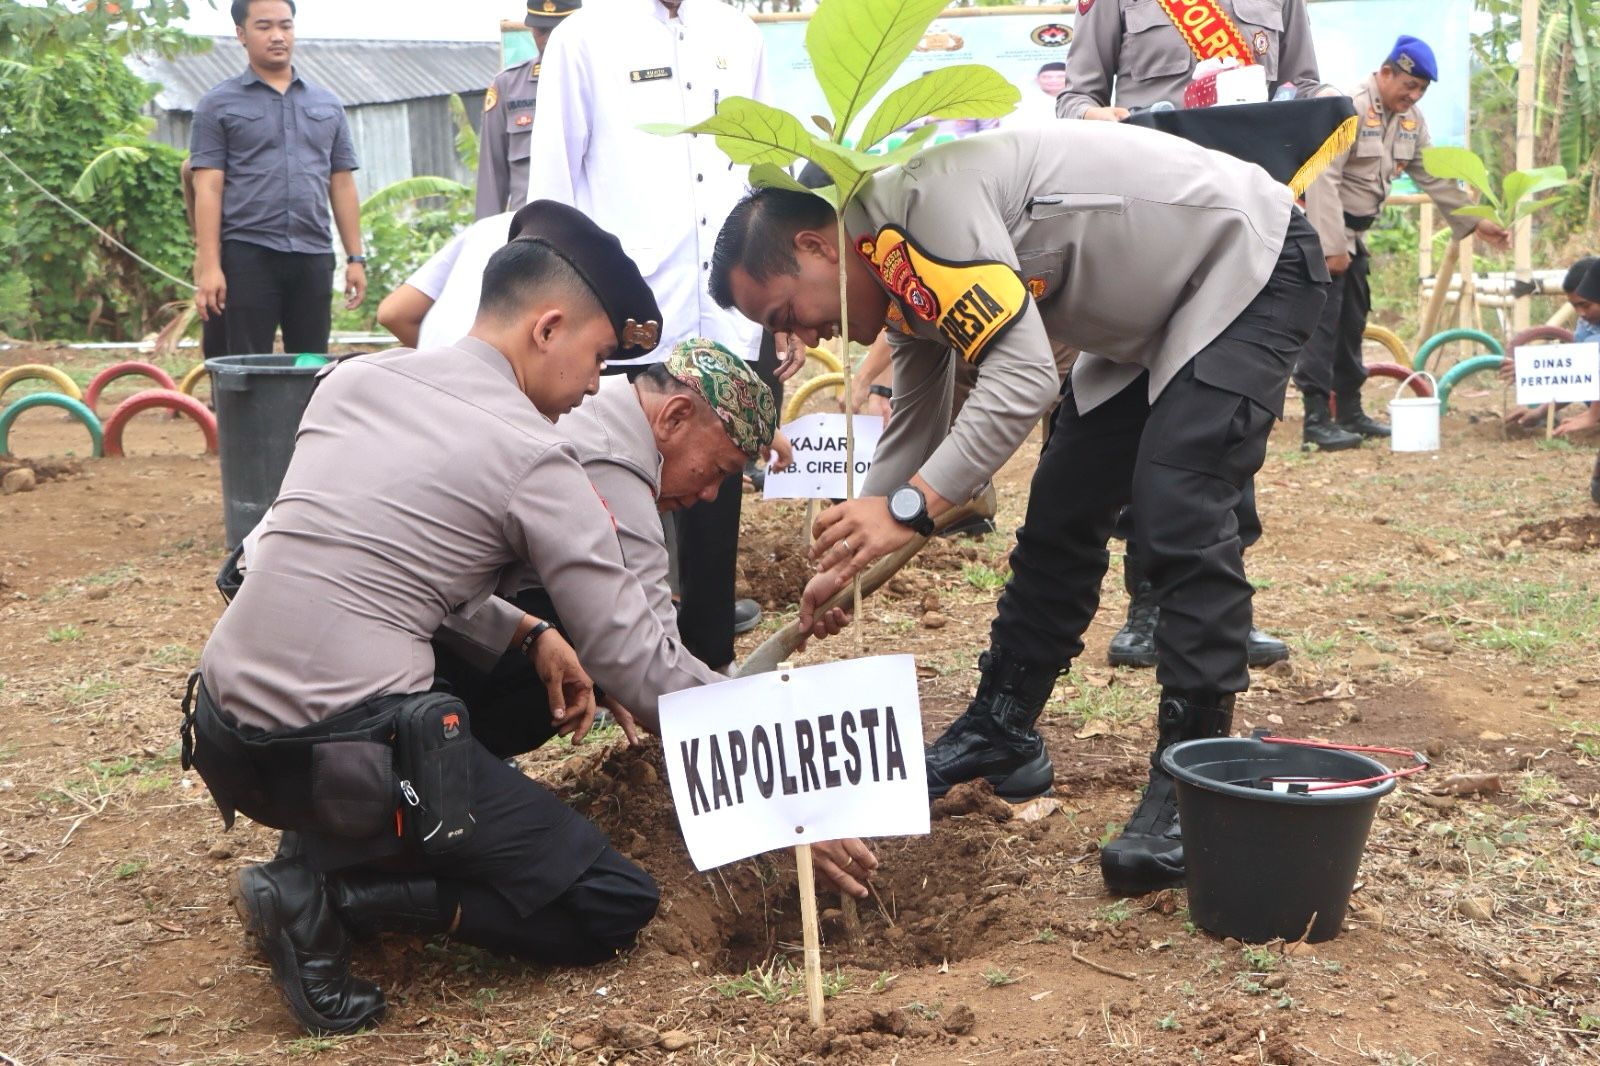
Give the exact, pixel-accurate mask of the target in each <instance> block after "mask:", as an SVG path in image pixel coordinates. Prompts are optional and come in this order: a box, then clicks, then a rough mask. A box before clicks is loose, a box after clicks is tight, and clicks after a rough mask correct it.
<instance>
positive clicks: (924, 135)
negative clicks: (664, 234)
mask: <svg viewBox="0 0 1600 1066" xmlns="http://www.w3.org/2000/svg"><path fill="white" fill-rule="evenodd" d="M948 2H949V0H822V2H821V3H820V4H818V5H817V9H816V11H814V12H813V13H812V15H811V20H810V22H809V24H808V25H807V27H806V53H807V54H808V55H809V56H810V57H811V67H812V71H813V73H814V74H815V76H816V79H817V84H818V85H819V87H820V88H821V89H822V94H823V97H824V98H825V99H826V100H827V102H828V109H829V111H831V112H832V114H831V115H830V116H823V115H812V116H810V121H811V124H812V126H814V127H815V128H816V130H817V132H812V130H811V129H808V128H807V127H806V123H805V121H804V120H802V119H801V118H800V117H799V116H796V115H793V114H790V113H789V112H787V111H784V110H782V109H781V108H776V107H772V106H770V105H768V104H764V103H761V102H760V101H758V100H752V99H750V98H748V97H743V96H732V97H729V98H727V99H726V100H723V101H722V103H721V106H719V107H718V108H717V111H716V114H714V115H712V116H711V117H709V118H707V119H704V120H703V121H701V122H697V123H694V124H692V125H687V126H685V125H677V124H672V123H651V124H648V125H645V126H642V127H641V128H642V129H644V130H645V131H646V132H649V133H655V134H660V135H662V136H676V135H679V134H684V133H705V134H710V135H711V136H713V137H715V138H716V141H717V147H719V148H721V149H722V150H723V152H725V153H726V154H727V156H728V158H730V159H732V160H733V161H734V162H735V163H741V164H745V165H748V166H749V167H750V182H751V184H753V185H766V186H777V187H780V188H785V189H791V190H795V191H799V192H811V193H815V194H816V195H818V196H821V197H823V198H824V199H826V200H827V201H828V202H829V203H831V204H832V205H833V207H834V209H835V211H836V212H837V214H838V241H839V314H840V320H841V322H848V321H849V307H848V304H847V300H846V294H845V262H846V258H847V256H848V255H849V251H848V247H849V246H848V242H847V240H846V236H845V229H844V209H845V207H846V206H848V205H849V203H850V201H851V200H853V199H854V198H855V196H856V194H857V193H859V192H860V191H861V190H862V188H863V187H864V186H865V185H866V183H867V180H868V179H869V178H870V177H871V176H872V175H873V174H874V173H876V172H877V171H880V170H883V169H885V168H887V167H892V166H896V165H898V164H900V163H903V162H905V161H906V160H907V159H909V158H911V156H913V155H915V154H916V152H917V151H918V150H919V149H920V148H922V147H923V145H924V144H925V143H927V141H928V139H929V138H931V137H932V136H933V134H934V131H935V129H936V127H935V126H934V124H933V123H928V124H926V125H923V126H922V127H920V128H918V129H917V130H915V131H914V132H912V133H911V135H910V136H908V137H906V138H905V139H904V140H903V141H901V142H900V143H899V144H896V145H894V146H892V147H888V146H885V147H884V148H883V149H882V150H877V151H874V150H873V149H876V148H878V146H879V145H880V144H882V142H884V141H885V140H886V139H887V138H888V137H889V135H890V134H892V133H895V132H896V131H897V130H900V129H902V128H904V127H905V126H907V125H908V124H910V123H912V122H915V121H917V120H918V119H923V118H934V119H946V118H1000V117H1001V116H1003V115H1008V114H1010V113H1011V112H1012V111H1013V110H1015V108H1016V106H1017V102H1018V101H1019V100H1021V99H1022V93H1021V92H1020V91H1019V90H1018V89H1017V87H1016V86H1014V85H1012V84H1011V83H1010V82H1008V81H1007V80H1006V79H1005V77H1004V76H1002V75H1001V74H1000V72H999V71H997V70H995V69H994V68H993V67H989V66H985V65H983V64H981V63H959V64H954V65H951V66H948V67H941V68H939V69H936V70H933V71H930V72H928V73H927V74H925V75H923V76H922V77H920V78H917V79H916V80H915V81H912V82H909V83H907V84H905V85H902V86H901V87H900V88H898V89H895V90H894V91H893V92H890V93H889V94H888V95H887V96H885V97H884V98H883V102H882V103H880V104H879V105H878V106H877V108H876V109H874V110H873V112H872V114H871V115H870V116H869V117H866V119H865V123H864V124H863V123H862V118H863V116H864V115H865V114H866V109H867V106H868V105H869V104H871V102H872V101H873V99H874V98H876V97H877V95H878V94H879V93H880V92H881V91H882V90H883V89H884V87H885V86H887V85H888V84H889V81H890V80H891V79H892V78H893V77H894V74H895V72H896V71H897V70H899V69H900V66H901V64H903V63H904V62H905V61H906V58H907V57H908V56H910V55H911V52H912V50H913V49H914V48H915V47H916V46H917V42H918V41H920V40H921V39H922V36H923V34H925V33H926V32H927V30H928V25H929V24H930V23H931V22H932V21H933V20H934V19H935V18H936V17H937V16H938V15H939V13H940V12H941V11H943V10H944V9H945V7H946V6H947V4H948ZM858 125H859V126H860V131H859V135H858V136H855V137H854V138H852V137H851V131H852V130H853V129H855V128H856V127H857V126H858ZM797 159H806V160H809V161H810V162H812V163H815V164H816V165H817V166H818V167H820V168H821V169H822V171H823V173H825V174H826V175H827V176H828V178H829V180H830V181H831V182H832V183H833V184H832V185H830V186H827V187H825V188H822V189H807V188H805V187H804V186H803V185H801V184H800V183H799V182H798V181H796V180H795V179H794V178H792V177H790V175H789V174H788V172H787V171H786V170H785V169H784V168H785V167H788V166H789V165H790V164H792V163H794V162H795V160H797ZM843 362H844V369H845V389H846V394H847V395H848V392H849V389H850V375H851V367H850V360H849V359H845V360H844V361H843ZM845 425H846V439H847V442H848V447H847V454H848V455H849V458H848V460H847V463H846V467H845V470H846V475H845V476H846V482H847V485H846V491H847V493H848V494H849V495H851V496H854V495H855V484H854V482H855V477H854V473H853V471H854V469H855V461H854V434H853V433H851V432H850V431H849V427H850V423H849V422H848V421H847V422H846V423H845ZM857 588H858V591H859V583H858V585H857ZM856 606H857V609H858V610H859V608H860V603H859V599H858V601H857V604H856Z"/></svg>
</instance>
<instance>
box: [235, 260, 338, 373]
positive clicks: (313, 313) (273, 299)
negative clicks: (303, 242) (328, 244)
mask: <svg viewBox="0 0 1600 1066" xmlns="http://www.w3.org/2000/svg"><path fill="white" fill-rule="evenodd" d="M222 276H223V277H224V278H225V279H226V280H227V282H228V299H227V303H228V309H227V312H226V314H225V315H224V316H223V328H224V329H225V331H226V333H227V339H228V354H229V355H256V354H264V353H267V352H270V351H272V349H273V343H272V342H273V337H274V336H275V335H276V334H277V332H278V328H279V327H280V326H281V327H283V350H284V351H285V352H287V353H289V354H291V355H299V354H300V353H302V352H326V351H327V350H328V331H329V329H330V328H331V325H332V316H333V253H332V252H321V253H317V254H309V255H308V254H300V253H296V252H278V251H274V250H273V249H271V248H263V247H262V246H261V245H259V244H251V243H250V242H249V241H223V242H222Z"/></svg>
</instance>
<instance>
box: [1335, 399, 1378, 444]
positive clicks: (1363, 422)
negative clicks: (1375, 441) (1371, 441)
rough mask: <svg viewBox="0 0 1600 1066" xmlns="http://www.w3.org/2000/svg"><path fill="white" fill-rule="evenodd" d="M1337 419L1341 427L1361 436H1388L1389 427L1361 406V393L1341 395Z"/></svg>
mask: <svg viewBox="0 0 1600 1066" xmlns="http://www.w3.org/2000/svg"><path fill="white" fill-rule="evenodd" d="M1338 411H1339V413H1338V416H1337V421H1338V425H1339V428H1340V429H1344V430H1348V431H1349V432H1351V433H1354V434H1356V435H1357V436H1361V437H1387V436H1388V435H1389V427H1388V426H1386V425H1384V424H1383V423H1382V422H1379V421H1378V420H1377V419H1375V418H1373V417H1372V416H1371V415H1369V414H1367V412H1366V411H1365V410H1363V409H1362V407H1361V394H1360V393H1359V392H1355V393H1351V394H1350V395H1348V396H1345V395H1341V396H1340V397H1339V408H1338Z"/></svg>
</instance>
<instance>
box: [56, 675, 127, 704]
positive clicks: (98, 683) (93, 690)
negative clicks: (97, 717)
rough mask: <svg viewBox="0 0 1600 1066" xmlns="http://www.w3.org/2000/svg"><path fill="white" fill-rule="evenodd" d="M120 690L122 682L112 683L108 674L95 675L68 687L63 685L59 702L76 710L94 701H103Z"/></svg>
mask: <svg viewBox="0 0 1600 1066" xmlns="http://www.w3.org/2000/svg"><path fill="white" fill-rule="evenodd" d="M121 688H122V682H120V681H113V680H112V679H111V677H110V676H109V675H108V674H97V675H96V676H94V677H86V678H84V679H83V680H82V681H78V682H74V683H73V684H70V685H63V686H62V688H61V700H62V702H63V703H65V704H66V705H67V706H68V707H71V708H73V709H77V708H79V707H82V706H84V705H85V704H88V703H93V702H95V701H96V700H103V699H105V698H106V697H107V696H109V695H111V694H112V693H113V692H117V691H120V690H121Z"/></svg>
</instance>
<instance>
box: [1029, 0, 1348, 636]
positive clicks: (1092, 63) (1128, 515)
mask: <svg viewBox="0 0 1600 1066" xmlns="http://www.w3.org/2000/svg"><path fill="white" fill-rule="evenodd" d="M1208 8H1214V10H1208ZM1169 9H1170V10H1169ZM1224 18H1225V19H1227V20H1229V21H1230V22H1231V24H1232V27H1233V28H1234V29H1235V30H1236V31H1237V39H1238V40H1239V41H1240V43H1241V44H1242V45H1243V46H1244V48H1246V49H1247V50H1248V53H1249V57H1250V58H1251V59H1252V60H1253V61H1255V62H1257V63H1260V64H1261V65H1262V66H1263V67H1265V68H1266V69H1265V73H1266V80H1267V85H1268V86H1269V88H1270V87H1273V86H1278V85H1281V84H1283V83H1285V82H1288V83H1291V84H1292V85H1293V86H1294V88H1295V90H1296V91H1297V92H1300V93H1305V94H1309V93H1310V92H1312V91H1314V90H1315V89H1316V87H1317V85H1318V84H1319V79H1318V74H1317V54H1316V50H1315V48H1314V47H1313V46H1312V42H1311V26H1310V23H1309V20H1308V18H1307V16H1306V4H1305V0H1078V20H1077V23H1076V25H1075V27H1074V33H1073V38H1072V46H1071V48H1070V49H1069V51H1068V52H1067V82H1066V87H1065V89H1064V90H1063V92H1062V93H1061V95H1060V96H1059V97H1057V99H1056V113H1057V114H1058V115H1060V116H1061V117H1062V118H1088V119H1103V120H1110V121H1116V120H1120V119H1124V118H1127V117H1128V114H1129V112H1130V111H1132V110H1142V109H1145V108H1148V107H1150V106H1152V105H1153V104H1157V103H1168V104H1172V105H1173V106H1175V107H1182V106H1183V90H1184V88H1185V87H1186V86H1187V85H1188V84H1189V80H1190V77H1191V75H1192V74H1193V72H1194V68H1195V65H1196V64H1197V63H1198V62H1199V58H1200V56H1199V53H1198V52H1197V51H1196V49H1197V48H1199V49H1200V51H1202V52H1203V51H1208V50H1209V49H1210V48H1211V47H1214V43H1215V42H1218V41H1221V40H1223V38H1213V37H1212V36H1210V34H1211V32H1213V31H1214V28H1215V26H1216V25H1217V24H1219V23H1221V21H1222V19H1224ZM1185 19H1192V20H1194V21H1195V22H1196V24H1198V25H1200V26H1201V27H1202V28H1203V31H1202V32H1201V33H1197V34H1192V35H1191V37H1192V38H1193V39H1194V41H1195V43H1194V44H1191V43H1190V42H1191V37H1186V36H1185V35H1184V33H1182V32H1180V30H1179V28H1178V25H1179V23H1182V22H1183V21H1184V20H1185ZM1175 20H1176V21H1175ZM1238 520H1239V529H1240V533H1241V536H1242V538H1243V540H1244V546H1245V547H1246V548H1248V547H1250V545H1252V544H1254V543H1255V542H1256V540H1257V539H1258V538H1259V537H1260V536H1261V520H1260V518H1259V517H1258V516H1257V514H1256V507H1255V488H1254V486H1253V485H1252V486H1250V488H1249V489H1248V490H1247V491H1246V493H1245V495H1244V497H1243V499H1242V500H1241V501H1240V505H1239V514H1238ZM1135 525H1136V522H1135V516H1134V515H1133V513H1132V512H1131V511H1124V512H1123V513H1122V514H1121V515H1120V516H1119V517H1118V522H1117V536H1118V537H1120V538H1122V539H1123V540H1124V541H1125V542H1126V543H1127V552H1126V554H1125V555H1124V556H1123V575H1122V576H1123V583H1124V585H1125V586H1126V587H1127V590H1128V617H1127V621H1126V622H1125V623H1124V624H1123V626H1122V629H1121V630H1119V631H1118V632H1117V633H1116V635H1115V636H1113V637H1112V638H1111V645H1110V647H1109V649H1108V651H1107V655H1108V658H1109V659H1110V661H1111V664H1112V665H1113V666H1144V667H1148V666H1154V665H1156V647H1155V629H1156V620H1157V611H1156V606H1155V602H1154V597H1153V593H1152V589H1151V584H1150V581H1149V576H1148V575H1147V574H1146V573H1145V572H1144V567H1143V565H1142V553H1141V551H1140V546H1139V543H1138V536H1137V530H1136V528H1135ZM1247 654H1248V656H1249V661H1250V665H1251V666H1257V667H1260V666H1270V665H1271V664H1272V663H1275V662H1279V661H1281V660H1284V659H1287V658H1288V657H1289V646H1288V645H1287V644H1285V643H1284V642H1283V641H1281V640H1279V639H1278V638H1276V637H1274V636H1272V635H1271V634H1269V633H1266V632H1264V631H1262V630H1260V629H1257V628H1256V627H1255V626H1251V627H1250V632H1249V637H1248V642H1247Z"/></svg>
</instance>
